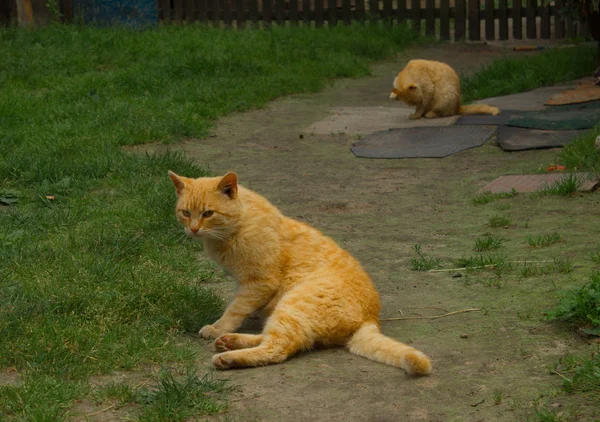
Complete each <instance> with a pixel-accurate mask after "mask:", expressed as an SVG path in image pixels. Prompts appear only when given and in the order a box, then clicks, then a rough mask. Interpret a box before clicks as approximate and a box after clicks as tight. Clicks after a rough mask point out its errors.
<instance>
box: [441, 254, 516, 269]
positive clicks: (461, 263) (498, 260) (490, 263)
mask: <svg viewBox="0 0 600 422" xmlns="http://www.w3.org/2000/svg"><path fill="white" fill-rule="evenodd" d="M453 265H454V266H455V267H460V268H466V269H467V270H477V271H486V270H498V269H510V268H511V265H510V263H509V262H507V260H506V258H505V257H504V256H502V255H475V256H469V257H463V258H459V259H457V260H455V261H454V263H453Z"/></svg>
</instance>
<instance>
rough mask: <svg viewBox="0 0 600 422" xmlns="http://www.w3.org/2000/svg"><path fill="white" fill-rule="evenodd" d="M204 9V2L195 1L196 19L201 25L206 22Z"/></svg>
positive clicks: (202, 0) (203, 0)
mask: <svg viewBox="0 0 600 422" xmlns="http://www.w3.org/2000/svg"><path fill="white" fill-rule="evenodd" d="M206 9H207V2H206V0H196V19H197V20H199V21H200V22H202V23H206V21H207V20H208V17H207V14H206Z"/></svg>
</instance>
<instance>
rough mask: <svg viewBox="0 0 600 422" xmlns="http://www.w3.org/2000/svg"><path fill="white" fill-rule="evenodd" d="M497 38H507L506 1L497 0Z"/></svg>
mask: <svg viewBox="0 0 600 422" xmlns="http://www.w3.org/2000/svg"><path fill="white" fill-rule="evenodd" d="M498 38H499V39H501V40H507V39H508V1H507V0H499V4H498Z"/></svg>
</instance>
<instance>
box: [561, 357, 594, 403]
mask: <svg viewBox="0 0 600 422" xmlns="http://www.w3.org/2000/svg"><path fill="white" fill-rule="evenodd" d="M554 371H555V373H558V374H560V375H562V379H563V389H564V390H565V391H566V392H568V393H572V392H575V391H582V392H588V391H592V392H595V393H596V395H597V397H598V398H600V350H599V351H596V352H592V353H591V356H589V357H588V356H583V357H581V356H572V355H567V356H564V357H562V358H561V359H560V362H559V364H558V365H557V366H556V368H555V370H554Z"/></svg>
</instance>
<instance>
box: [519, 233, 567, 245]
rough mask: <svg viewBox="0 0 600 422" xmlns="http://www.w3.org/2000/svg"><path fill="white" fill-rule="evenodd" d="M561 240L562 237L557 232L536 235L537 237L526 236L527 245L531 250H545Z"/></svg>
mask: <svg viewBox="0 0 600 422" xmlns="http://www.w3.org/2000/svg"><path fill="white" fill-rule="evenodd" d="M563 240H564V239H563V237H562V236H561V235H560V234H559V233H557V232H554V233H548V234H538V235H537V236H531V235H529V236H527V243H528V244H529V246H530V247H531V248H545V247H547V246H551V245H554V244H556V243H559V242H562V241H563Z"/></svg>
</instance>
